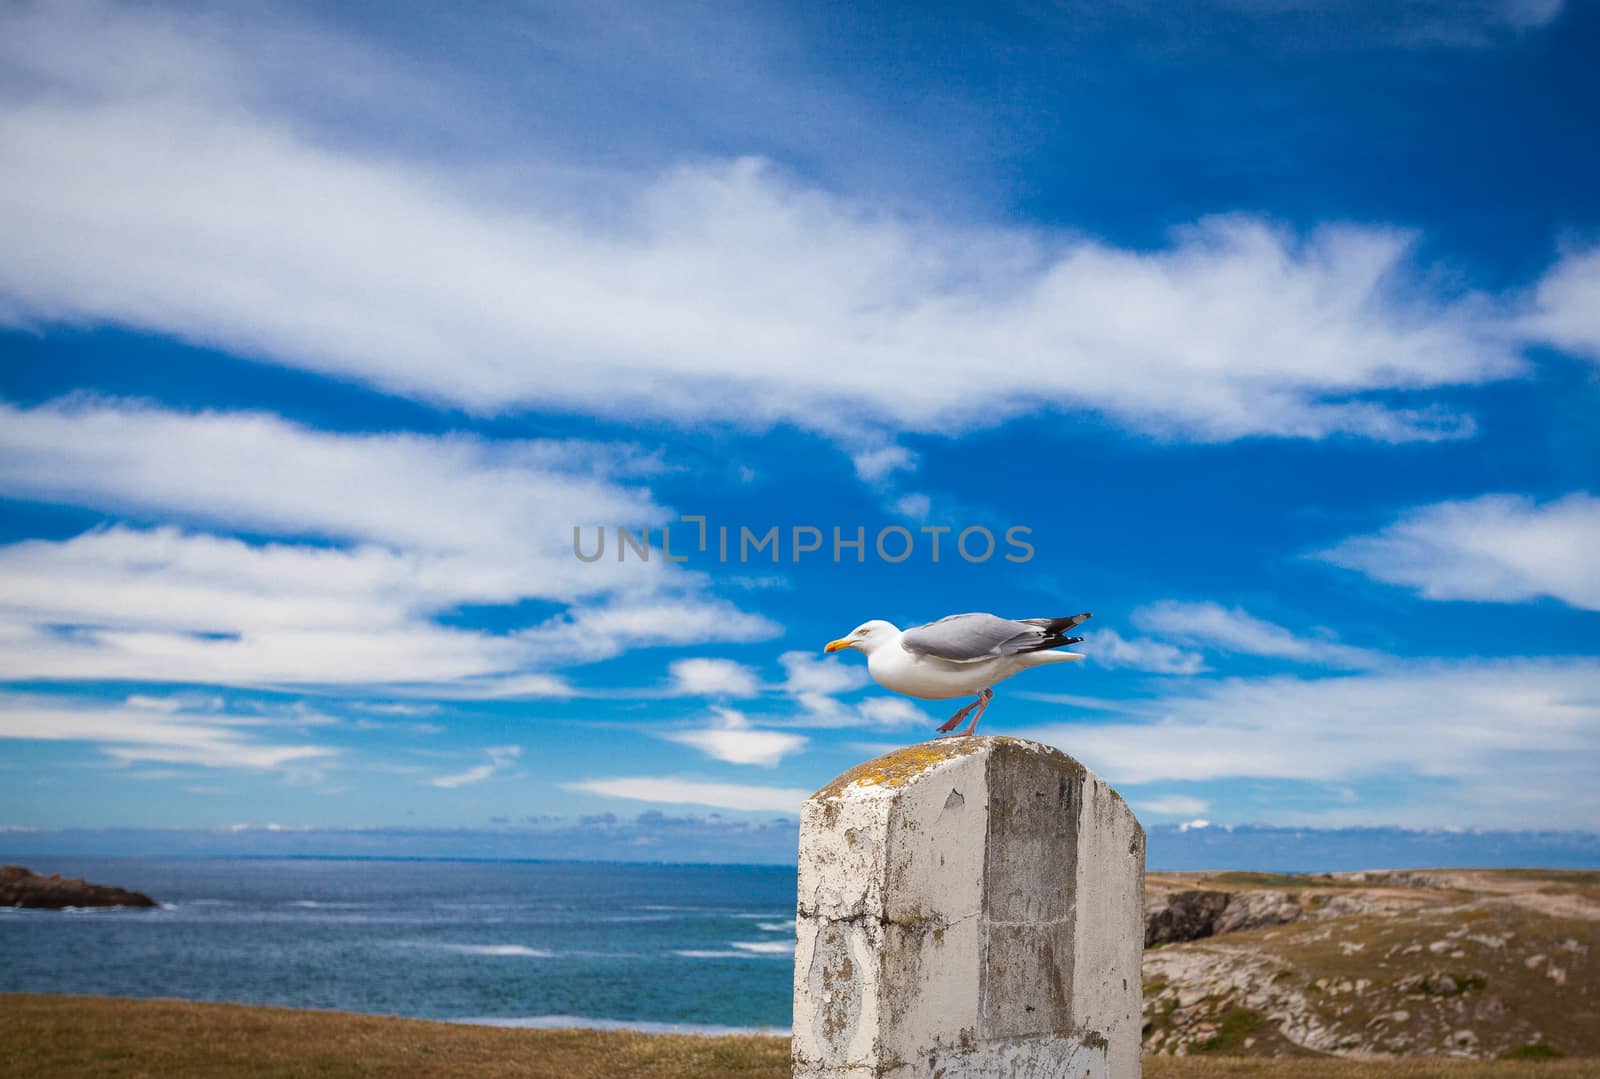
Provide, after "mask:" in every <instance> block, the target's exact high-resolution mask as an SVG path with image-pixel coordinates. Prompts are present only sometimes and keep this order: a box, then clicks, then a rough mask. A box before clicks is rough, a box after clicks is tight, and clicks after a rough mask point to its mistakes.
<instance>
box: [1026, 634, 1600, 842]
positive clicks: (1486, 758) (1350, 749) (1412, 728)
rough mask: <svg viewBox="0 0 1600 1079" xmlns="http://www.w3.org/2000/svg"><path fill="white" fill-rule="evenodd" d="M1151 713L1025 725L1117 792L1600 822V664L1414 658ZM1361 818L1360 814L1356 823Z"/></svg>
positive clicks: (1185, 699)
mask: <svg viewBox="0 0 1600 1079" xmlns="http://www.w3.org/2000/svg"><path fill="white" fill-rule="evenodd" d="M1139 713H1140V718H1139V719H1136V720H1127V721H1117V722H1112V723H1094V724H1088V723H1081V722H1080V723H1074V724H1072V725H1061V726H1047V727H1040V728H1035V729H1033V730H1031V731H1025V732H1019V733H1020V734H1023V735H1024V736H1026V737H1032V738H1037V739H1039V740H1041V741H1045V742H1049V743H1051V744H1054V745H1057V746H1060V747H1061V748H1062V749H1063V750H1065V751H1066V752H1068V753H1070V754H1072V755H1073V756H1075V757H1078V758H1080V759H1082V760H1083V761H1084V762H1085V763H1086V764H1088V765H1089V766H1090V767H1092V768H1094V769H1095V770H1096V771H1097V772H1099V773H1100V774H1101V775H1103V776H1105V777H1106V778H1107V779H1108V780H1110V781H1111V782H1113V783H1117V784H1127V783H1132V784H1139V783H1154V782H1162V781H1198V780H1216V779H1239V778H1247V777H1250V778H1270V779H1279V780H1298V781H1309V782H1316V783H1329V782H1351V781H1355V780H1380V781H1382V782H1383V783H1384V784H1385V786H1386V787H1387V788H1388V789H1389V790H1390V791H1391V792H1392V795H1391V801H1392V803H1394V804H1385V805H1383V806H1380V807H1377V809H1376V813H1377V816H1376V817H1375V819H1382V820H1386V821H1387V822H1388V823H1396V822H1397V821H1399V822H1402V823H1407V824H1411V825H1416V826H1445V825H1458V826H1462V827H1510V828H1523V827H1588V826H1589V825H1590V824H1592V822H1593V821H1594V819H1595V816H1596V814H1597V813H1600V794H1597V793H1596V791H1595V789H1594V785H1593V783H1592V782H1591V780H1590V777H1589V769H1586V768H1583V767H1576V766H1575V765H1574V762H1577V761H1590V760H1596V759H1600V662H1597V661H1596V660H1593V659H1577V660H1555V659H1539V660H1535V659H1490V660H1461V661H1454V662H1429V663H1412V664H1409V665H1404V666H1396V667H1392V668H1385V669H1384V670H1382V671H1377V672H1370V673H1362V674H1352V675H1341V676H1330V677H1323V678H1293V677H1274V678H1260V679H1230V680H1227V681H1222V682H1213V683H1188V684H1187V685H1186V688H1185V689H1184V690H1183V692H1181V693H1177V694H1174V695H1172V696H1168V697H1164V698H1160V699H1158V700H1154V701H1150V702H1144V703H1142V704H1140V705H1139ZM1346 819H1353V818H1346Z"/></svg>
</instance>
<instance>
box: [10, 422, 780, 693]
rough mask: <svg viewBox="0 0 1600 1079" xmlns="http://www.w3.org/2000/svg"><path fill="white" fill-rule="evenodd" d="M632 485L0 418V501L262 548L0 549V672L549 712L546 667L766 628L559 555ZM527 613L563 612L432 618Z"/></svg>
mask: <svg viewBox="0 0 1600 1079" xmlns="http://www.w3.org/2000/svg"><path fill="white" fill-rule="evenodd" d="M633 467H634V466H633V462H632V459H631V458H630V456H629V451H628V450H626V449H625V448H624V449H620V450H619V449H614V448H610V447H605V446H599V445H592V444H579V443H572V442H533V441H512V442H501V443H490V442H487V441H483V440H479V439H473V438H464V437H422V436H414V435H404V434H396V435H345V434H331V433H325V432H317V431H312V430H309V429H306V428H304V427H300V426H298V425H295V424H291V423H288V422H286V421H284V420H282V419H279V418H276V417H272V416H265V415H260V414H255V413H215V412H208V413H181V412H176V411H172V410H165V409H156V408H151V407H147V406H142V405H138V404H130V403H127V402H115V401H91V402H71V403H64V404H51V405H42V406H39V407H37V408H33V409H18V408H14V407H11V406H8V405H4V404H0V493H5V494H8V495H11V496H14V497H24V498H33V499H39V500H47V501H60V502H69V503H72V504H75V505H88V506H93V507H99V508H102V509H105V510H109V511H113V512H125V513H129V514H131V515H135V516H138V517H146V518H149V517H155V518H157V519H161V518H167V519H178V520H183V521H186V522H200V523H203V524H206V525H209V526H214V527H221V528H227V529H240V530H245V531H249V532H253V533H257V534H263V533H264V534H266V535H269V536H278V537H282V538H281V539H280V540H278V541H275V542H266V543H263V542H260V541H249V542H247V541H244V540H240V539H233V538H223V537H219V536H215V535H207V534H200V533H194V532H190V531H186V530H180V529H177V528H172V527H164V528H156V529H140V528H132V527H126V526H117V527H112V528H108V529H104V530H100V531H95V532H89V533H85V534H83V535H80V536H77V537H75V538H72V539H69V540H64V541H43V540H35V541H26V542H22V543H15V544H11V545H10V546H5V547H0V634H3V635H4V638H5V640H6V642H7V645H8V647H7V648H5V649H4V650H0V677H9V678H36V677H46V678H133V679H144V680H150V681H181V682H194V683H208V682H209V683H222V684H234V685H266V684H326V683H355V684H362V683H410V684H413V685H414V686H416V687H418V688H423V687H425V688H426V689H427V691H428V692H433V693H438V694H441V695H465V696H483V697H513V696H560V695H564V694H566V693H570V692H571V691H570V688H569V687H568V686H567V685H566V683H565V682H564V681H563V680H561V679H560V678H559V677H557V676H555V675H553V674H552V673H550V671H549V670H548V668H549V667H551V666H553V665H554V664H557V663H561V662H587V661H593V660H596V659H605V658H608V657H610V656H614V655H616V654H618V653H620V652H622V651H624V650H626V649H628V648H630V647H636V646H647V645H653V644H663V643H704V642H708V641H719V640H727V639H730V638H732V639H751V638H758V639H759V638H760V637H762V636H770V635H771V634H773V633H775V632H776V627H775V626H774V625H773V624H772V623H771V622H770V621H769V620H767V619H765V618H763V617H761V616H758V615H753V614H749V613H747V612H743V611H740V610H738V609H737V608H735V607H733V606H732V605H731V604H728V603H726V602H724V601H721V600H717V599H714V598H712V597H709V596H707V595H705V594H704V582H703V581H701V580H700V579H699V578H696V577H694V576H692V575H690V574H685V573H674V572H672V569H671V567H666V566H659V565H654V566H651V567H649V570H650V572H629V570H630V567H627V566H621V565H619V564H617V563H615V562H609V563H596V564H593V565H588V564H584V563H581V562H579V561H578V560H577V559H576V558H573V557H572V555H571V550H570V546H569V544H570V542H571V536H570V527H571V524H570V522H573V521H584V520H611V521H617V522H639V521H646V522H648V521H651V520H656V519H659V518H661V517H662V516H663V515H664V514H665V512H666V511H665V510H662V509H660V508H659V507H656V506H655V505H654V504H653V503H652V502H651V501H650V499H649V498H648V496H647V495H646V494H644V493H642V492H641V491H639V490H638V489H637V488H635V487H632V486H629V485H628V484H627V483H626V482H625V481H621V480H619V479H617V478H615V475H616V474H619V473H620V474H624V475H625V474H627V473H628V472H629V470H630V469H631V468H633ZM528 598H538V599H545V600H550V601H552V602H555V603H559V604H569V605H571V606H569V607H568V610H567V612H566V613H563V614H559V615H555V616H552V617H551V618H549V619H548V620H547V621H545V622H544V623H542V624H540V625H539V626H536V627H532V628H530V629H528V630H526V631H523V632H513V633H486V632H481V631H474V630H469V629H464V628H461V627H459V626H447V625H443V624H440V623H439V622H438V621H437V616H438V615H439V614H440V613H442V612H447V611H450V610H453V609H455V608H457V607H459V606H461V605H467V604H480V605H495V604H512V603H516V602H518V601H521V600H524V599H528ZM63 625H66V626H73V627H76V628H75V629H74V630H73V631H72V632H70V633H64V632H61V631H59V630H57V629H55V628H52V627H59V626H63ZM537 668H545V669H543V670H540V669H537Z"/></svg>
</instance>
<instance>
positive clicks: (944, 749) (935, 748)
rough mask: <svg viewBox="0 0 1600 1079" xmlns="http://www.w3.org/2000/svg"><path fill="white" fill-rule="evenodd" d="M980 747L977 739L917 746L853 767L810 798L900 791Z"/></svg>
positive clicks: (924, 743) (961, 739) (941, 740)
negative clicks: (851, 790)
mask: <svg viewBox="0 0 1600 1079" xmlns="http://www.w3.org/2000/svg"><path fill="white" fill-rule="evenodd" d="M982 744H983V740H981V739H978V738H944V739H940V740H938V741H933V742H918V743H917V744H916V745H910V746H906V747H905V748H904V749H897V750H895V751H894V752H892V753H885V754H884V755H883V756H881V757H874V758H873V759H872V760H870V761H867V762H865V763H863V764H858V765H856V766H855V767H854V768H852V769H850V770H849V771H848V772H846V773H844V774H843V775H841V776H839V777H838V778H837V779H835V780H834V781H833V782H832V783H829V784H828V785H827V786H826V787H823V788H822V789H821V790H819V791H818V792H817V793H815V794H813V795H812V796H811V797H812V798H833V797H837V796H838V795H839V794H841V793H843V792H844V790H845V789H846V788H848V787H903V786H905V785H906V784H907V783H909V782H910V781H911V780H913V779H915V778H916V777H917V776H920V775H921V774H922V773H923V772H926V771H927V770H928V769H929V768H932V767H933V766H934V765H936V764H943V763H944V762H945V761H948V760H954V759H955V758H956V757H961V756H965V755H966V754H968V753H972V752H974V751H975V750H977V749H979V748H980V747H981V746H982Z"/></svg>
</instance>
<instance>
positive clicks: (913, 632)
mask: <svg viewBox="0 0 1600 1079" xmlns="http://www.w3.org/2000/svg"><path fill="white" fill-rule="evenodd" d="M1088 618H1089V613H1088V612H1087V611H1085V612H1084V613H1083V614H1075V615H1072V616H1070V617H1068V618H1017V619H1011V618H1001V617H1000V616H999V615H993V614H977V613H974V614H952V615H948V616H946V617H944V618H941V619H939V620H938V621H937V622H929V623H928V624H927V625H924V626H913V627H912V628H911V629H908V630H904V631H902V630H900V629H897V628H895V626H894V624H893V623H891V622H885V621H883V620H882V619H881V618H875V619H873V620H872V621H871V622H863V623H861V625H859V626H857V627H856V628H855V629H853V630H851V631H850V633H849V634H848V635H847V636H844V637H840V638H839V639H838V640H836V641H829V642H828V643H827V645H826V646H825V647H824V648H823V649H822V650H823V651H824V652H837V651H839V650H840V649H843V648H854V649H856V650H857V651H860V652H865V653H866V656H867V670H868V671H869V672H870V673H871V674H872V678H873V680H874V681H876V682H877V683H878V685H880V686H882V687H883V688H884V689H890V690H893V691H894V692H896V693H904V694H905V695H906V696H907V697H918V698H921V699H922V700H925V701H944V700H949V699H950V698H952V697H966V696H970V695H971V694H977V697H978V699H977V700H975V701H973V702H972V703H971V704H969V705H967V706H966V707H965V708H963V709H961V711H959V712H957V713H956V714H955V715H953V716H951V717H950V718H949V719H948V720H947V721H946V722H945V724H944V725H943V726H942V727H940V728H939V732H940V734H941V735H942V736H949V735H952V734H956V733H960V734H972V733H973V732H974V731H976V730H977V729H978V720H980V719H982V718H983V713H984V710H985V709H986V708H988V707H989V701H990V700H992V699H993V698H994V689H993V688H992V687H993V686H994V684H995V683H996V682H1000V681H1003V680H1004V679H1007V678H1010V677H1011V676H1012V675H1014V674H1016V673H1017V672H1018V671H1023V670H1027V669H1028V668H1029V667H1042V666H1044V665H1045V664H1047V663H1065V662H1068V661H1071V660H1075V659H1082V658H1083V655H1082V654H1081V653H1078V652H1056V651H1053V649H1057V648H1061V647H1063V646H1065V645H1069V644H1077V643H1078V642H1079V641H1081V640H1083V638H1082V637H1068V636H1067V635H1066V633H1067V631H1068V630H1070V629H1072V628H1073V627H1074V626H1077V625H1079V624H1080V623H1082V622H1084V621H1085V620H1087V619H1088ZM973 709H977V711H976V713H975V714H973V716H972V722H971V723H969V724H967V729H966V730H964V731H960V732H957V731H956V727H958V726H959V725H960V724H961V721H962V720H963V719H965V718H966V717H967V714H968V713H969V712H972V711H973Z"/></svg>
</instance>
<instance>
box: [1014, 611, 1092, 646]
mask: <svg viewBox="0 0 1600 1079" xmlns="http://www.w3.org/2000/svg"><path fill="white" fill-rule="evenodd" d="M1090 617H1091V615H1090V613H1089V612H1088V611H1084V612H1083V613H1082V614H1075V615H1071V616H1069V617H1067V618H1019V619H1017V621H1019V622H1023V623H1026V624H1027V625H1030V626H1038V627H1039V628H1040V629H1041V630H1043V633H1042V634H1041V635H1040V637H1039V639H1038V640H1037V641H1029V642H1028V643H1027V644H1025V645H1023V646H1022V647H1021V648H1018V649H1017V651H1018V652H1019V653H1021V652H1044V651H1048V650H1049V649H1051V648H1063V647H1065V646H1067V645H1069V644H1077V643H1078V642H1079V641H1081V640H1083V638H1082V637H1068V636H1067V630H1069V629H1072V628H1074V627H1076V626H1079V625H1082V624H1083V623H1084V622H1087V621H1088V620H1089V618H1090Z"/></svg>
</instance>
